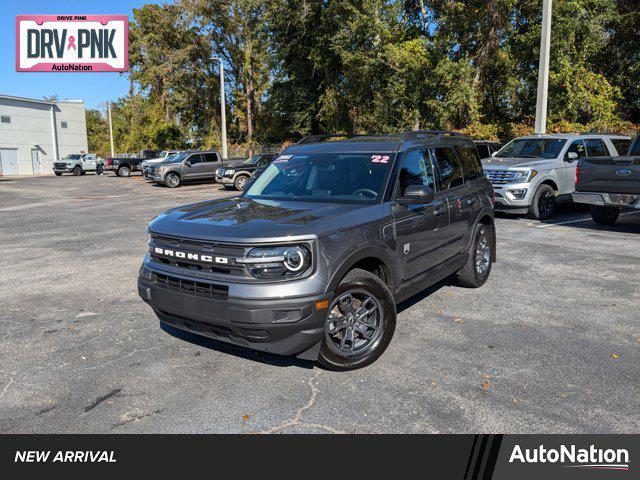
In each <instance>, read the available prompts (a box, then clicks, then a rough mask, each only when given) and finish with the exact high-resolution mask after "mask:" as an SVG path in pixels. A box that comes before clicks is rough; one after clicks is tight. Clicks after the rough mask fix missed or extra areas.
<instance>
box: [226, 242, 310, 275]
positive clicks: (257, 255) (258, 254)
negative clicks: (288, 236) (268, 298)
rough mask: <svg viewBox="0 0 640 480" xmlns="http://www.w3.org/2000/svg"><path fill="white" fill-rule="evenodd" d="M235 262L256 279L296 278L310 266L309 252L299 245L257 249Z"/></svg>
mask: <svg viewBox="0 0 640 480" xmlns="http://www.w3.org/2000/svg"><path fill="white" fill-rule="evenodd" d="M237 262H238V263H241V264H244V265H245V266H246V267H247V268H249V272H250V273H251V275H252V276H254V277H256V278H289V277H297V276H300V275H302V274H303V273H304V272H306V271H307V270H308V269H309V267H310V266H311V252H310V251H309V249H308V248H307V247H303V246H300V245H286V246H282V247H258V248H254V249H253V250H251V251H250V252H249V254H248V255H247V256H246V257H245V258H244V259H241V260H237Z"/></svg>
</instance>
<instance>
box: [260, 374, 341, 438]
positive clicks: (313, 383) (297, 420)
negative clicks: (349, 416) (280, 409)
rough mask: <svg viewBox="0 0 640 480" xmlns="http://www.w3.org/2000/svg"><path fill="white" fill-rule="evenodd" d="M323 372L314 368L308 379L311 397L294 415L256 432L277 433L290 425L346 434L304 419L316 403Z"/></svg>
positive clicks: (262, 433)
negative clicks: (320, 377)
mask: <svg viewBox="0 0 640 480" xmlns="http://www.w3.org/2000/svg"><path fill="white" fill-rule="evenodd" d="M321 374H322V370H320V369H319V368H314V373H313V376H312V377H311V378H310V379H309V380H308V381H307V385H308V386H309V388H310V389H311V397H309V400H308V401H307V403H305V404H304V405H303V406H302V407H300V408H299V409H298V410H296V413H295V415H294V416H293V417H291V418H288V419H286V420H284V421H283V422H281V423H279V424H278V425H275V426H273V427H271V428H268V429H266V430H262V431H260V432H256V433H257V434H258V435H265V434H270V433H276V432H279V431H280V430H283V429H285V428H288V427H303V428H316V429H320V430H326V431H327V432H329V433H336V434H346V433H347V432H345V431H342V430H338V429H337V428H333V427H330V426H328V425H322V424H320V423H307V422H303V421H302V415H303V414H304V412H306V411H307V410H309V409H310V408H312V407H313V406H314V405H315V404H316V399H317V397H318V392H319V390H318V377H319V376H320V375H321Z"/></svg>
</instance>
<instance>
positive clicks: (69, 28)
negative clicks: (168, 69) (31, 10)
mask: <svg viewBox="0 0 640 480" xmlns="http://www.w3.org/2000/svg"><path fill="white" fill-rule="evenodd" d="M128 47H129V20H128V18H127V16H126V15H18V16H17V17H16V70H17V71H19V72H125V71H127V70H128V68H129V48H128Z"/></svg>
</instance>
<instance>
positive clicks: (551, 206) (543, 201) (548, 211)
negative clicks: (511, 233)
mask: <svg viewBox="0 0 640 480" xmlns="http://www.w3.org/2000/svg"><path fill="white" fill-rule="evenodd" d="M555 211H556V192H555V191H554V190H553V188H551V186H550V185H546V184H543V185H540V187H538V190H536V193H535V194H534V195H533V200H532V202H531V206H530V207H529V213H528V216H529V218H533V219H536V220H542V221H544V220H549V219H550V218H551V217H553V214H554V213H555Z"/></svg>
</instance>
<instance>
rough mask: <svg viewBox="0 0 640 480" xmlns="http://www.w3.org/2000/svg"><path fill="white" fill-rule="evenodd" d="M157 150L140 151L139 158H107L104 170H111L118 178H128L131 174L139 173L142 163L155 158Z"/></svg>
mask: <svg viewBox="0 0 640 480" xmlns="http://www.w3.org/2000/svg"><path fill="white" fill-rule="evenodd" d="M157 155H158V150H141V151H140V156H139V157H124V158H118V157H116V158H107V165H106V167H105V169H106V170H112V171H113V172H115V174H116V175H117V176H119V177H129V176H131V172H141V171H142V166H141V164H142V162H143V161H145V160H150V159H152V158H156V157H157Z"/></svg>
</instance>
